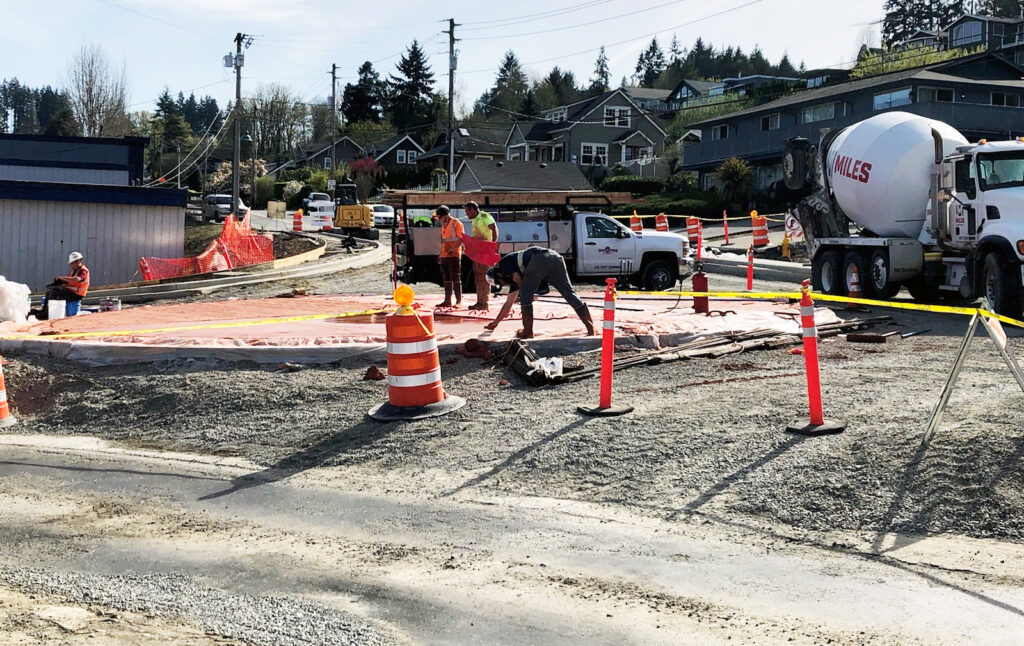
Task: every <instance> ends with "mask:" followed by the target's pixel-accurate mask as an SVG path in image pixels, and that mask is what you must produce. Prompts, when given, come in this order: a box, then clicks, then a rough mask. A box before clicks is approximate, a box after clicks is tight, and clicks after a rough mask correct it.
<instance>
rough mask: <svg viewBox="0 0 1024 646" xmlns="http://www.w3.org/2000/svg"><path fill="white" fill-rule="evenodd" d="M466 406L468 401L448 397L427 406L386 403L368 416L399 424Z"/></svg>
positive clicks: (370, 411)
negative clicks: (402, 421) (398, 422)
mask: <svg viewBox="0 0 1024 646" xmlns="http://www.w3.org/2000/svg"><path fill="white" fill-rule="evenodd" d="M465 405H466V400H465V399H463V398H462V397H456V396H455V395H448V396H446V397H445V398H444V400H443V401H439V402H437V403H436V404H428V405H427V406H392V405H391V402H384V403H383V404H381V405H380V406H374V407H373V408H371V409H370V410H369V412H368V413H367V414H368V415H369V416H370V417H372V418H373V419H375V420H377V421H378V422H397V421H400V420H403V419H424V418H427V417H439V416H441V415H447V414H448V413H451V412H453V411H457V410H459V409H460V408H462V407H463V406H465Z"/></svg>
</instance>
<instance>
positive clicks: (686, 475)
mask: <svg viewBox="0 0 1024 646" xmlns="http://www.w3.org/2000/svg"><path fill="white" fill-rule="evenodd" d="M388 271H389V270H388V268H387V266H378V267H374V268H371V269H369V270H359V271H356V272H346V273H344V274H339V275H338V276H334V277H328V278H326V279H316V280H310V281H305V282H304V284H303V286H306V287H307V288H309V289H311V291H320V292H324V293H329V292H338V291H348V292H373V293H381V292H383V291H385V290H387V289H388V288H389V286H388V282H387V281H388V277H389V274H388ZM740 280H741V279H731V278H726V277H718V276H714V277H712V286H713V287H722V288H735V287H737V286H738V285H739V283H740ZM765 287H766V288H783V287H786V286H784V285H771V284H769V285H765ZM790 287H791V286H790ZM283 288H284V285H277V286H275V285H271V286H258V287H255V288H252V290H242V289H240V290H239V293H237V294H234V295H235V296H243V295H245V296H253V295H262V294H272V293H276V292H275V290H277V292H279V291H282V289H283ZM223 297H224V295H223V294H218V295H217V296H216V298H223ZM858 315H859V314H858ZM894 316H895V317H896V321H897V323H899V324H902V325H904V326H905V327H901V328H895V327H894V328H886V329H893V330H896V329H900V330H904V329H905V330H916V329H922V328H932V331H931V332H930V333H928V334H927V335H923V336H916V337H913V338H909V339H905V340H901V341H895V342H893V341H890V343H888V344H886V345H861V344H851V343H848V342H846V341H845V340H842V339H839V338H835V339H828V340H824V341H823V342H822V355H821V365H822V379H823V388H824V391H825V397H826V414H827V415H829V416H835V417H839V418H841V419H843V420H844V421H846V422H848V425H849V428H848V430H847V431H846V432H845V433H843V434H842V435H837V436H831V437H822V438H806V439H805V438H801V437H797V436H791V435H787V434H785V433H784V432H783V429H784V428H785V426H786V425H787V424H788V423H789V422H791V421H793V420H795V419H797V418H800V417H804V416H805V415H806V400H805V384H804V376H803V358H802V357H800V356H793V355H790V354H789V353H788V352H787V351H786V350H785V349H781V350H771V351H757V352H751V353H748V354H745V355H742V356H741V355H734V356H728V357H724V358H721V359H701V360H694V361H687V362H677V363H672V364H666V365H660V366H656V367H642V368H634V369H631V370H628V371H624V372H621V373H619V374H617V375H616V378H615V379H616V394H615V398H616V401H617V402H620V403H629V404H631V405H634V406H635V407H636V412H635V413H633V414H631V415H628V416H626V417H621V418H615V419H602V420H592V421H589V422H587V423H584V421H583V419H582V418H581V417H580V416H579V415H578V414H577V413H576V406H577V405H579V404H592V403H594V402H595V401H596V399H597V393H596V390H597V384H596V381H595V380H589V381H584V382H581V383H577V384H571V385H564V386H558V387H551V388H542V389H535V388H532V387H529V386H527V385H525V384H524V383H522V382H521V381H520V380H519V379H518V378H517V377H515V376H514V375H510V374H505V373H504V372H502V371H501V370H498V369H492V368H490V367H487V366H482V365H481V363H480V362H479V361H478V360H467V359H464V358H459V357H458V356H457V355H454V353H450V351H449V352H446V353H444V354H443V356H442V362H443V364H444V367H443V370H444V377H445V385H446V388H447V389H448V390H449V392H452V393H454V394H458V395H461V396H463V397H466V398H467V399H469V405H468V406H466V407H465V408H464V409H462V410H460V411H458V412H457V413H454V414H452V415H449V416H447V417H444V418H440V419H434V420H427V421H421V422H410V423H403V424H391V425H388V424H380V423H376V422H373V421H370V420H368V419H367V418H366V417H365V412H366V411H367V410H368V409H369V408H371V407H372V406H373V405H375V404H377V403H379V402H381V401H384V400H385V398H386V394H385V386H384V385H383V384H382V383H381V382H372V381H363V379H362V376H363V373H364V372H365V371H366V368H367V367H368V365H370V362H369V361H368V360H365V359H364V360H356V361H347V362H343V363H340V364H334V365H328V366H317V367H309V368H307V369H305V370H302V371H300V372H295V373H289V372H282V373H278V372H275V371H274V370H273V369H269V368H265V367H259V366H256V365H245V364H219V363H206V362H201V361H187V362H170V363H164V364H157V365H153V366H146V367H142V368H133V367H105V368H83V367H82V366H78V365H74V364H68V363H62V362H59V361H55V360H50V359H44V358H34V357H33V358H28V357H26V358H24V359H17V358H16V360H15V361H14V362H13V365H11V366H9V367H8V369H7V374H8V377H7V384H8V389H9V394H10V397H11V400H12V401H13V402H14V406H15V407H16V409H17V410H18V414H19V416H20V417H22V418H23V422H24V423H23V424H22V425H21V426H20V427H18V430H19V431H20V432H25V431H26V430H28V431H31V432H40V433H54V434H82V435H96V436H100V437H104V438H108V439H112V440H118V441H122V442H125V443H127V444H130V445H135V446H143V447H154V448H164V449H173V450H182V451H191V452H198V453H208V454H216V455H238V456H244V457H246V458H249V459H251V460H253V461H255V462H257V463H259V464H261V465H265V466H266V467H268V469H269V471H268V473H270V474H272V476H271V477H272V478H282V477H287V476H288V475H290V474H294V473H299V472H303V471H306V470H309V469H312V468H315V467H338V469H337V474H338V477H339V478H340V479H341V480H342V483H343V484H344V485H345V486H349V487H353V488H357V489H366V490H373V491H392V492H406V493H408V494H411V495H416V496H445V495H449V494H451V493H453V492H456V491H464V490H467V489H472V488H479V489H481V490H486V491H487V492H490V493H515V494H527V495H537V496H549V497H560V498H570V499H575V500H581V501H588V502H599V503H613V504H617V505H627V506H631V507H633V508H635V509H638V510H642V511H643V512H644V513H650V514H652V515H655V516H658V517H667V518H680V517H683V516H686V515H691V514H724V515H736V516H743V517H748V518H754V519H757V518H763V519H766V520H772V521H778V522H782V523H786V524H789V525H791V526H794V527H798V528H808V529H816V530H826V531H827V530H832V529H835V530H867V531H871V532H879V533H882V532H887V531H899V532H907V533H917V532H952V533H958V534H965V535H969V536H976V537H999V538H1012V539H1020V538H1022V537H1024V466H1022V464H1024V463H1022V460H1021V457H1022V455H1024V439H1022V437H1021V433H1020V420H1021V419H1022V418H1024V404H1022V401H1024V400H1022V397H1021V393H1020V390H1019V389H1018V388H1017V386H1016V384H1015V383H1014V382H1013V380H1012V378H1011V377H1010V376H1009V374H1008V372H1007V370H1006V368H1005V367H1004V366H1003V365H1002V363H1001V362H1000V360H999V358H998V356H997V355H996V353H995V352H994V351H993V350H992V347H991V343H990V342H989V341H988V340H987V338H982V337H979V338H978V340H977V341H976V342H975V345H974V347H973V348H972V352H971V355H970V358H969V359H968V361H967V363H966V366H965V368H964V371H963V374H962V375H961V378H960V382H959V384H958V386H957V388H956V391H955V392H954V395H953V397H952V399H951V401H950V406H949V409H948V411H947V414H946V417H945V419H944V421H943V424H942V426H941V428H940V430H939V432H938V435H937V437H936V438H935V440H934V442H933V443H932V445H931V447H930V448H929V449H928V450H926V451H922V450H921V449H920V448H919V445H920V438H921V434H922V431H923V428H924V424H925V420H926V419H927V416H928V414H929V413H930V411H931V407H932V406H933V403H934V402H935V401H936V400H937V398H938V395H939V390H940V388H941V386H942V383H943V381H944V379H945V375H946V371H947V370H948V367H949V365H950V363H951V360H952V355H953V353H954V352H955V350H956V348H957V346H958V344H959V342H960V335H961V334H962V333H963V331H964V329H965V319H964V318H962V317H937V316H934V315H924V314H914V313H910V314H905V313H895V314H894ZM513 330H514V327H513V326H509V327H508V328H507V332H508V333H509V334H511V333H512V331H513ZM1011 335H1012V336H1015V337H1016V338H1014V339H1013V341H1012V344H1013V345H1014V347H1015V348H1016V349H1017V352H1018V354H1024V343H1022V342H1021V340H1020V338H1019V334H1017V333H1011ZM580 358H582V359H583V360H584V361H586V362H588V363H589V364H593V363H594V362H596V361H597V360H598V357H597V355H583V356H581V357H580ZM449 362H451V363H449ZM377 363H378V364H379V365H381V366H382V367H383V365H384V362H383V361H382V360H381V361H378V362H377ZM503 378H504V379H508V381H509V382H510V383H509V385H508V386H499V380H501V379H503Z"/></svg>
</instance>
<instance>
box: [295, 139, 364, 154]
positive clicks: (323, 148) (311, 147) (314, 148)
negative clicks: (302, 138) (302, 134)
mask: <svg viewBox="0 0 1024 646" xmlns="http://www.w3.org/2000/svg"><path fill="white" fill-rule="evenodd" d="M346 139H348V140H349V141H350V142H351V143H352V145H353V146H355V147H356V148H358V149H359V150H363V147H362V146H360V145H359V144H357V143H356V142H355V141H354V140H353V139H352V138H351V137H349V136H348V135H343V136H341V137H338V138H337V139H335V140H334V144H335V145H338V144H340V143H341V142H343V141H345V140H346ZM330 147H331V144H330V142H327V143H323V142H320V143H316V144H306V145H304V146H300V147H299V150H300V151H302V155H303V157H302V158H303V159H309V158H310V157H316V156H317V155H319V154H321V153H324V152H327V150H328V149H329V148H330Z"/></svg>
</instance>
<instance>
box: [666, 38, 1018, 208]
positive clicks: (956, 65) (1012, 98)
mask: <svg viewBox="0 0 1024 646" xmlns="http://www.w3.org/2000/svg"><path fill="white" fill-rule="evenodd" d="M1022 81H1024V69H1022V68H1021V67H1018V66H1017V65H1015V64H1013V63H1012V62H1010V61H1008V60H1006V59H1005V58H1002V57H1000V56H997V55H995V54H990V53H983V54H976V55H973V56H966V57H963V58H959V59H955V60H951V61H946V62H943V63H938V64H935V65H929V66H926V67H918V68H913V69H907V70H901V71H899V72H894V73H891V74H885V75H882V76H875V77H871V78H864V79H857V80H854V81H848V82H846V83H839V84H835V85H830V86H824V87H819V88H815V89H811V90H807V91H804V92H800V93H797V94H793V95H790V96H787V97H784V98H781V99H777V100H775V101H771V102H769V103H765V104H763V105H759V106H757V107H755V108H750V109H747V110H742V111H739V112H734V113H732V114H727V115H723V116H721V117H717V118H715V119H710V120H707V121H703V122H701V123H697V124H694V125H693V127H694V128H695V129H700V130H701V133H702V135H701V138H700V141H699V142H694V143H692V144H689V145H687V146H686V153H685V156H684V162H683V170H687V171H697V172H698V173H699V175H700V182H701V186H702V187H704V188H708V187H709V186H710V182H711V174H712V173H713V171H714V170H715V168H717V167H718V165H719V164H721V163H722V162H723V161H724V160H726V159H728V158H730V157H740V158H743V159H745V160H747V161H748V162H749V163H750V164H751V165H752V167H753V170H754V180H755V182H754V183H755V186H756V188H758V189H764V188H767V187H768V186H769V185H770V184H771V183H772V182H774V181H776V180H778V179H780V178H781V176H782V156H783V150H784V146H785V142H786V140H787V139H789V138H790V137H807V138H808V139H810V140H811V141H817V140H818V139H819V138H820V137H821V135H822V133H823V132H826V131H827V130H829V129H833V128H842V127H845V126H848V125H851V124H853V123H856V122H857V121H861V120H863V119H866V118H868V117H870V116H872V115H874V114H877V113H879V112H884V111H888V110H903V111H906V112H912V113H915V114H920V115H922V116H925V117H929V118H932V119H938V120H940V121H944V122H946V123H948V124H950V125H952V126H953V127H954V128H956V129H958V130H959V131H960V132H962V133H963V134H964V136H965V137H967V138H968V139H971V140H977V139H982V138H989V139H1004V138H1011V137H1015V136H1020V135H1022V134H1024V110H1022V109H1021V108H1020V105H1021V103H1020V101H1021V94H1022V93H1024V83H1022Z"/></svg>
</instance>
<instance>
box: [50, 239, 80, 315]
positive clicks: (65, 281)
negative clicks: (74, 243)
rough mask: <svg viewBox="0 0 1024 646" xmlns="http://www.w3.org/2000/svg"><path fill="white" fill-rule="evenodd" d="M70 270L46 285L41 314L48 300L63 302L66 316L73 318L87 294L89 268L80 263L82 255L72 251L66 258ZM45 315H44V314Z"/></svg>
mask: <svg viewBox="0 0 1024 646" xmlns="http://www.w3.org/2000/svg"><path fill="white" fill-rule="evenodd" d="M68 265H70V267H71V270H70V272H69V273H68V275H67V276H54V277H53V282H52V283H50V284H49V285H47V287H48V288H49V289H47V290H46V298H44V299H43V313H45V312H46V302H47V301H50V300H61V301H65V303H66V305H65V306H64V311H65V315H66V316H75V315H76V314H78V309H79V307H80V306H81V304H82V299H83V298H85V295H86V294H87V293H89V268H88V267H86V266H85V263H84V262H82V254H81V253H79V252H77V251H72V252H71V255H69V256H68ZM44 315H45V314H44Z"/></svg>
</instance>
